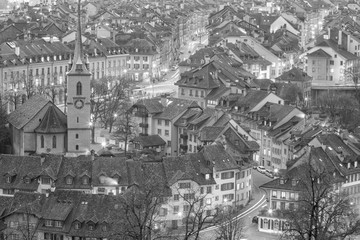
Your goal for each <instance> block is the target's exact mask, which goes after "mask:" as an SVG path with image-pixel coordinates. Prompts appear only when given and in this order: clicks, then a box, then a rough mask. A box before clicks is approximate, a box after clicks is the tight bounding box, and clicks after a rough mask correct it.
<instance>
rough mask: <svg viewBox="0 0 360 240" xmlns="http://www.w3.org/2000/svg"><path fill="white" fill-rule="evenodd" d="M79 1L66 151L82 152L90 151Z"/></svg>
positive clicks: (69, 84)
mask: <svg viewBox="0 0 360 240" xmlns="http://www.w3.org/2000/svg"><path fill="white" fill-rule="evenodd" d="M80 1H81V0H79V2H78V23H77V37H76V40H75V51H74V58H73V61H72V63H70V66H69V69H70V70H69V72H68V74H67V76H68V80H67V94H68V95H67V110H68V112H67V139H68V141H67V143H68V146H67V151H68V153H75V154H83V153H86V152H89V151H90V139H91V136H90V135H91V134H90V126H89V123H90V77H91V73H90V72H89V70H88V66H87V62H86V59H85V57H84V54H83V48H82V41H81V23H80Z"/></svg>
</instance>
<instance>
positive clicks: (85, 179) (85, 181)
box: [82, 176, 89, 185]
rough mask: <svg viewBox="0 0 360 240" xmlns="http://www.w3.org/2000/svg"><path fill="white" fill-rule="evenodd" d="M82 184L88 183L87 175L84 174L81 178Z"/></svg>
mask: <svg viewBox="0 0 360 240" xmlns="http://www.w3.org/2000/svg"><path fill="white" fill-rule="evenodd" d="M82 184H83V185H88V184H89V177H88V176H84V177H83V178H82Z"/></svg>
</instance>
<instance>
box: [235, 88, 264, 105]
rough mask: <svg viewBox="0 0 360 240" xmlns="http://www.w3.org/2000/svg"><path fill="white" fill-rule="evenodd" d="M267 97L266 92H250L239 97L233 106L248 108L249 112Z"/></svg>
mask: <svg viewBox="0 0 360 240" xmlns="http://www.w3.org/2000/svg"><path fill="white" fill-rule="evenodd" d="M268 95H269V93H268V92H267V91H261V90H260V91H259V90H250V91H248V93H247V94H246V96H242V95H241V97H240V98H239V99H238V100H237V102H236V103H235V105H236V106H239V107H248V108H249V110H251V109H252V108H254V107H255V106H256V105H257V104H258V103H260V102H261V101H262V100H263V99H264V98H266V97H267V96H268Z"/></svg>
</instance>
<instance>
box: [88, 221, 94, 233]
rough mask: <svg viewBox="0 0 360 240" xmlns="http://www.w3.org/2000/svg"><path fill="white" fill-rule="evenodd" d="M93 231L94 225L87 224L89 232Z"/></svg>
mask: <svg viewBox="0 0 360 240" xmlns="http://www.w3.org/2000/svg"><path fill="white" fill-rule="evenodd" d="M94 229H95V225H94V223H89V230H90V231H94Z"/></svg>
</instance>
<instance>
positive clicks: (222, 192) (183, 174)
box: [160, 144, 252, 228]
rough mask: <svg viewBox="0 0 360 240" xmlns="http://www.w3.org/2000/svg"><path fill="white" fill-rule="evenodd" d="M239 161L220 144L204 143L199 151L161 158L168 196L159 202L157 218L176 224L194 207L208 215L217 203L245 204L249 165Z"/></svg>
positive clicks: (249, 193)
mask: <svg viewBox="0 0 360 240" xmlns="http://www.w3.org/2000/svg"><path fill="white" fill-rule="evenodd" d="M241 162H242V161H241V160H240V159H236V158H233V157H232V156H231V155H229V154H228V153H227V152H226V151H225V149H224V147H223V146H222V145H221V144H220V145H219V144H215V145H209V146H205V147H204V149H203V150H202V151H201V152H199V153H192V154H187V155H184V156H181V157H168V158H164V159H163V164H164V168H165V173H166V176H167V178H168V179H169V182H168V184H169V187H170V188H171V192H172V196H171V197H170V198H169V199H168V202H167V203H166V204H164V205H163V206H162V208H163V210H162V211H161V212H162V213H163V216H160V217H162V218H160V221H161V220H163V221H164V222H165V224H166V225H167V226H168V227H171V228H178V227H181V226H182V225H183V222H182V219H183V218H184V216H187V215H188V214H189V213H190V212H192V211H194V212H197V209H200V211H199V212H201V214H203V217H204V218H208V219H211V218H212V217H213V216H214V214H215V212H216V211H217V209H219V208H221V207H226V206H232V205H241V204H243V205H245V204H246V202H247V201H248V200H249V198H250V196H251V185H252V180H251V166H250V165H246V164H245V165H243V164H242V163H241ZM195 209H196V210H195Z"/></svg>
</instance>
